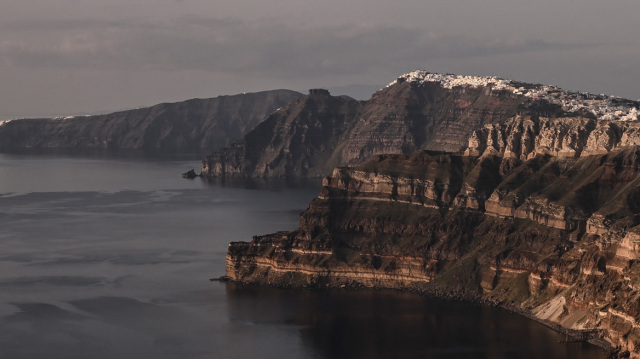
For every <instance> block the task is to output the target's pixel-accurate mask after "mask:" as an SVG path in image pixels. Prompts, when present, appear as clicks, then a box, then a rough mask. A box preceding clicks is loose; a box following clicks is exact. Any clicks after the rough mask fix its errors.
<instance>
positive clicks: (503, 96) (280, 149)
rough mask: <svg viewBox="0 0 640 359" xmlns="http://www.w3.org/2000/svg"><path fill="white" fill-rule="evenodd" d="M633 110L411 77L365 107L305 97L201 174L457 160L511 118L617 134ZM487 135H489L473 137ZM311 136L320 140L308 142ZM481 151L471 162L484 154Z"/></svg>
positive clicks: (504, 86)
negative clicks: (422, 157) (439, 154)
mask: <svg viewBox="0 0 640 359" xmlns="http://www.w3.org/2000/svg"><path fill="white" fill-rule="evenodd" d="M639 107H640V103H638V102H636V101H630V100H624V99H620V98H616V97H612V96H605V95H592V94H589V93H581V92H570V91H565V90H562V89H559V88H557V87H554V86H545V85H539V84H528V83H523V82H516V81H511V80H504V79H500V78H496V77H479V76H458V75H450V74H446V75H443V74H432V73H429V72H426V71H415V72H412V73H409V74H406V75H403V76H400V77H399V78H398V79H397V80H396V81H394V82H392V83H391V84H389V85H388V86H387V87H385V88H384V89H382V90H380V91H378V92H376V93H375V94H373V96H372V97H371V99H369V100H367V101H361V102H356V101H354V100H352V99H349V98H345V97H331V96H330V95H329V93H328V92H327V91H322V90H312V91H310V93H309V94H308V95H307V96H305V97H304V98H301V99H299V100H298V101H295V102H292V103H291V104H290V105H289V106H287V107H285V108H283V109H282V110H281V111H279V112H278V113H275V114H274V115H273V116H271V117H270V118H269V119H267V121H266V122H265V124H264V125H263V126H262V127H260V128H259V129H258V128H256V130H255V132H254V133H250V134H248V135H247V136H246V137H245V138H243V139H242V140H241V141H239V142H237V143H235V144H233V145H230V146H228V147H227V148H225V149H223V150H220V151H217V152H214V153H212V154H211V155H210V156H208V157H207V158H205V160H204V161H203V162H202V173H203V174H205V175H206V176H210V177H224V176H232V177H296V176H297V177H299V176H322V175H326V174H328V173H329V172H330V170H331V168H333V167H335V166H344V165H356V164H359V163H362V162H363V161H366V160H367V159H369V158H371V157H372V156H375V155H378V154H385V153H410V152H413V151H416V150H420V149H423V150H438V151H449V152H451V151H454V152H455V151H463V150H464V149H465V148H467V146H468V141H469V136H471V135H472V133H473V131H475V130H479V131H478V132H477V133H476V135H475V136H476V137H477V141H478V146H480V147H482V146H483V145H482V144H481V143H482V141H484V140H485V137H486V136H485V132H486V131H489V130H487V129H489V128H491V127H490V126H491V125H494V126H496V127H495V128H496V130H498V129H501V128H503V127H504V125H502V124H503V123H507V122H509V121H507V120H509V119H512V118H514V117H515V116H516V115H520V116H529V117H528V118H538V117H540V118H542V117H545V118H548V119H550V120H551V119H561V118H574V117H576V118H577V117H579V118H583V119H585V121H587V120H586V119H590V120H591V122H590V123H588V124H586V125H588V126H590V125H593V124H597V123H604V122H599V121H609V122H610V123H620V124H622V123H627V122H634V121H636V120H637V119H638V113H639V112H638V108H639ZM329 119H330V120H329ZM536 121H537V120H536ZM512 122H513V121H512ZM565 122H566V121H565ZM485 125H488V126H489V127H487V128H486V129H485V130H481V129H482V128H483V126H485ZM501 126H502V127H501ZM554 126H555V125H554ZM611 126H612V127H616V126H618V127H621V128H622V127H624V128H631V127H633V125H613V124H612V125H611ZM309 129H313V132H317V133H318V134H317V135H312V136H309V135H308V134H309V133H311V132H310V130H309ZM543 130H544V129H541V131H543ZM307 131H309V132H307ZM483 131H484V132H483ZM491 131H494V130H491ZM506 131H508V129H506ZM527 131H530V130H527ZM598 131H599V130H598ZM494 132H495V131H494ZM505 133H506V132H505ZM303 134H304V135H303ZM594 135H595V133H594ZM483 136H485V137H483ZM505 136H507V137H508V135H506V134H505ZM486 138H490V137H486ZM628 142H629V141H628ZM523 145H528V144H523ZM472 147H473V146H472ZM480 147H477V148H476V147H473V149H471V152H473V151H476V152H477V151H480V150H482V151H483V152H484V150H485V148H482V149H480ZM605 147H606V146H605ZM487 148H488V147H487ZM539 149H540V150H541V147H540V148H539ZM498 151H499V150H498ZM526 151H527V149H525V152H526ZM473 153H475V152H473Z"/></svg>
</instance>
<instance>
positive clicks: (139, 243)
mask: <svg viewBox="0 0 640 359" xmlns="http://www.w3.org/2000/svg"><path fill="white" fill-rule="evenodd" d="M197 165H198V159H182V160H172V161H154V160H149V159H147V160H141V159H137V160H136V159H114V158H110V159H109V158H65V157H56V156H26V155H24V156H20V155H0V358H36V359H37V358H183V359H185V358H417V357H421V358H545V359H550V358H602V357H603V356H602V353H601V351H600V350H599V349H597V348H595V347H593V346H589V345H583V344H567V343H558V341H559V340H560V339H562V337H561V336H560V335H558V334H556V333H554V332H553V331H551V330H549V329H547V328H545V327H544V326H541V325H540V324H538V323H535V322H532V321H529V320H526V319H524V318H521V317H518V316H516V315H513V314H511V313H508V312H505V311H503V310H498V309H495V308H487V307H482V306H476V305H471V304H463V303H450V302H444V301H441V300H436V299H428V298H424V297H418V296H415V295H410V294H405V293H397V292H376V291H368V290H367V291H341V290H323V291H308V290H275V289H266V288H241V287H240V288H239V287H236V286H233V285H226V284H224V283H218V282H209V280H208V279H209V278H211V277H217V276H220V275H222V274H224V261H225V252H226V248H227V244H228V242H230V241H237V240H249V239H250V238H251V236H252V235H255V234H264V233H268V232H273V231H276V230H287V229H294V228H295V227H296V226H297V221H298V214H299V212H300V211H302V210H304V208H306V206H307V203H308V202H309V200H311V199H312V198H313V197H314V196H315V195H316V194H317V193H318V191H319V187H318V186H317V185H315V186H311V187H302V188H286V187H283V186H277V185H276V186H267V187H259V188H260V189H255V188H245V187H238V186H230V185H226V186H225V185H210V184H206V183H203V182H202V181H200V180H195V181H190V180H184V179H182V178H180V177H179V173H181V172H184V171H186V170H188V169H190V168H192V167H194V166H197Z"/></svg>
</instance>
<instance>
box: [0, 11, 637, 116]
mask: <svg viewBox="0 0 640 359" xmlns="http://www.w3.org/2000/svg"><path fill="white" fill-rule="evenodd" d="M639 18H640V1H638V0H611V1H607V2H605V1H601V0H536V1H531V0H528V1H522V0H483V1H478V0H447V1H444V0H395V1H386V0H339V1H338V0H323V1H307V0H269V1H264V0H222V1H219V0H135V1H131V0H108V1H105V0H46V1H42V0H0V120H2V119H9V118H16V117H35V116H62V115H74V114H85V113H87V114H89V113H104V112H110V111H116V110H123V109H130V108H136V107H142V106H150V105H154V104H157V103H161V102H175V101H182V100H186V99H190V98H196V97H197V98H208V97H215V96H219V95H232V94H237V93H242V92H255V91H262V90H271V89H278V88H286V89H292V90H297V91H301V92H305V91H307V90H308V89H309V88H329V89H331V90H332V93H333V94H341V93H345V94H349V95H352V96H355V97H359V98H365V97H367V98H368V95H369V94H370V93H372V92H373V91H375V89H378V88H381V87H384V86H386V85H387V84H388V83H390V82H392V81H393V80H395V78H397V77H398V76H400V75H402V74H404V73H407V72H411V71H413V70H418V69H420V70H427V71H430V72H441V73H455V74H461V75H481V76H499V77H503V78H507V79H513V80H521V81H527V82H535V83H544V84H550V85H556V86H559V87H562V88H565V89H568V90H580V91H589V92H593V93H606V94H609V95H616V96H621V97H625V98H630V99H638V98H640V85H639V83H640V36H638V35H640V25H639V21H638V20H639Z"/></svg>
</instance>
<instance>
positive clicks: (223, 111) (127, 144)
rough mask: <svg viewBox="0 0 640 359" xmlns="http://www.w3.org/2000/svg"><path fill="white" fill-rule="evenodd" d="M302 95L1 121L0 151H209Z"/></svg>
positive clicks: (247, 96) (254, 95)
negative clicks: (100, 113)
mask: <svg viewBox="0 0 640 359" xmlns="http://www.w3.org/2000/svg"><path fill="white" fill-rule="evenodd" d="M300 96H302V94H300V93H298V92H295V91H289V90H273V91H264V92H257V93H246V94H241V95H234V96H219V97H216V98H211V99H192V100H188V101H184V102H177V103H163V104H159V105H156V106H152V107H148V108H140V109H136V110H128V111H121V112H115V113H111V114H107V115H96V116H78V117H67V118H56V119H20V120H13V121H9V122H6V123H4V124H3V125H0V150H4V151H6V150H19V149H33V148H35V149H51V148H55V149H68V150H86V149H100V150H104V149H106V150H143V151H149V152H153V153H157V152H172V153H176V152H180V153H208V152H209V151H212V150H214V149H217V148H222V147H224V146H226V145H228V144H229V143H231V142H232V141H235V140H237V139H240V138H241V137H242V136H243V135H244V134H246V133H247V132H249V131H250V130H251V129H253V128H254V127H255V126H256V125H257V124H258V123H260V122H261V121H263V120H264V119H265V118H267V116H268V115H269V114H271V113H272V112H273V111H275V110H276V109H277V108H279V107H282V106H285V105H286V104H288V103H289V102H290V101H292V100H293V99H295V98H298V97H300Z"/></svg>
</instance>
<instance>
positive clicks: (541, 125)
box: [465, 115, 640, 160]
mask: <svg viewBox="0 0 640 359" xmlns="http://www.w3.org/2000/svg"><path fill="white" fill-rule="evenodd" d="M637 145H640V121H627V122H621V121H606V120H597V119H595V118H588V117H560V118H548V117H538V116H531V115H524V116H523V115H521V116H517V117H515V118H512V119H509V120H508V121H505V122H503V123H495V124H489V125H485V127H484V128H482V129H479V130H476V131H474V132H473V134H472V136H471V137H470V138H469V145H468V148H467V149H466V150H465V154H466V155H468V156H480V155H484V154H492V155H498V156H502V157H511V158H518V159H521V160H526V159H529V158H532V157H534V156H538V155H546V154H548V155H552V156H560V157H579V156H591V155H598V154H604V153H607V152H609V151H613V150H616V149H619V148H624V147H629V146H637Z"/></svg>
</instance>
